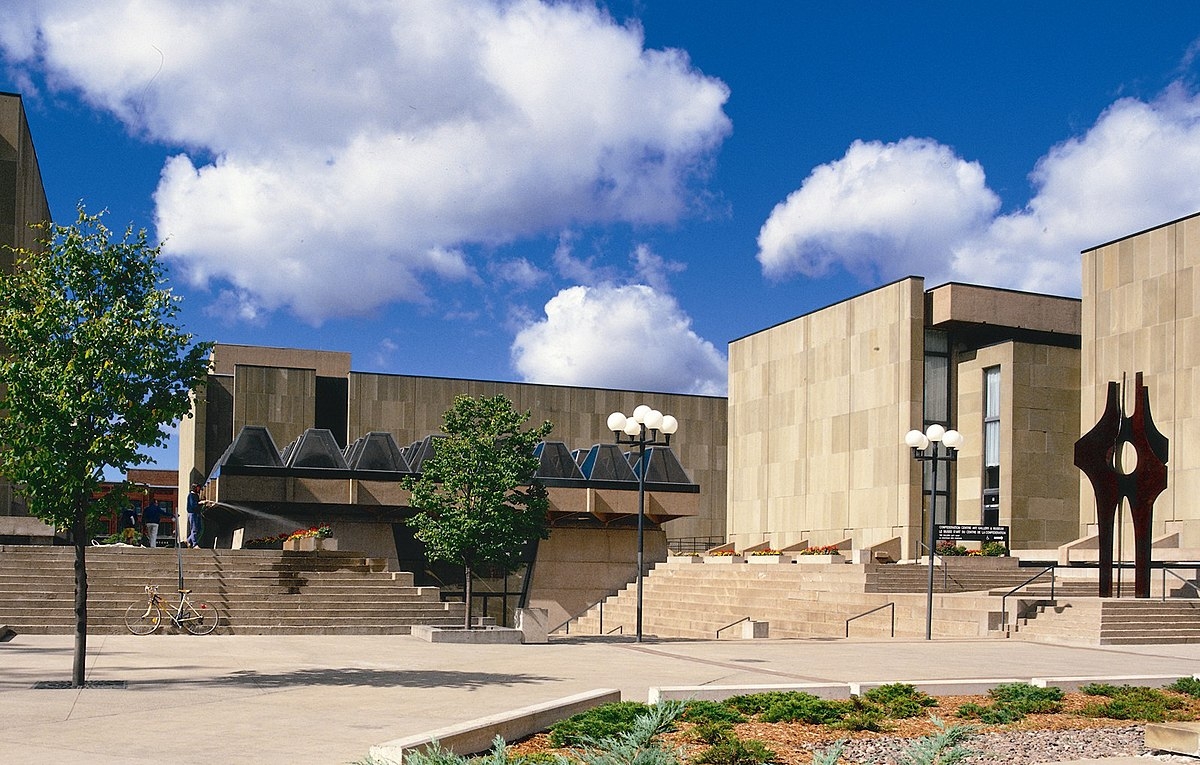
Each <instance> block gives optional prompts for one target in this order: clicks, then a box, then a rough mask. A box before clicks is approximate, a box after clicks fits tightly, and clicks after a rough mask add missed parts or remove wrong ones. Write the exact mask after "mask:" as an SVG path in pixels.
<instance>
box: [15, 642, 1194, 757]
mask: <svg viewBox="0 0 1200 765" xmlns="http://www.w3.org/2000/svg"><path fill="white" fill-rule="evenodd" d="M72 647H73V641H72V638H71V637H70V636H64V635H33V636H27V635H18V636H17V637H16V638H15V639H14V640H12V641H11V642H9V643H3V644H0V753H2V754H0V760H2V761H3V762H5V763H13V764H16V763H69V762H87V763H95V764H96V765H108V764H110V763H142V762H145V763H150V762H155V763H159V762H172V763H206V764H211V763H275V762H287V763H294V764H295V765H306V764H309V763H312V764H313V765H315V764H316V763H321V764H322V765H328V764H329V763H352V762H355V761H358V760H362V759H365V758H366V756H367V754H368V751H369V749H370V747H371V746H372V745H373V744H380V743H383V742H386V741H390V740H392V739H396V738H399V737H402V736H407V735H411V734H417V733H422V732H425V731H430V730H434V729H437V728H441V727H444V726H447V725H450V724H454V723H460V722H465V721H468V720H472V719H474V718H477V717H483V716H487V715H494V714H500V713H503V712H505V711H508V710H511V709H514V708H517V707H523V706H528V705H533V704H538V703H541V702H547V701H551V700H554V699H558V698H561V697H564V696H568V695H572V694H576V693H581V692H585V691H589V690H592V689H595V688H618V689H620V690H621V692H622V695H623V698H625V699H633V700H642V701H644V700H646V698H647V694H648V691H649V689H650V688H652V687H660V686H680V685H709V684H711V685H765V684H785V683H799V682H872V681H900V680H904V681H912V680H937V679H964V680H967V679H983V678H1014V679H1031V678H1036V677H1094V678H1112V677H1118V676H1121V675H1167V676H1182V675H1191V674H1192V673H1193V672H1196V671H1198V670H1200V645H1194V644H1191V645H1155V646H1136V647H1127V646H1122V647H1103V648H1100V647H1079V646H1062V645H1047V644H1036V643H1026V642H1020V641H1015V640H971V641H954V640H937V641H933V642H925V641H920V640H917V641H907V640H755V641H732V640H728V641H707V642H704V641H678V642H668V641H651V642H646V643H642V644H635V643H633V642H629V641H628V640H624V641H612V640H601V639H598V638H597V639H592V640H590V641H589V640H587V639H579V640H575V639H573V640H570V641H562V642H558V641H556V642H552V643H550V644H548V645H494V646H469V645H455V644H431V643H426V642H423V641H421V640H418V639H416V638H413V637H408V636H320V635H318V636H286V637H275V636H221V635H210V636H206V637H199V638H197V637H191V636H150V637H135V636H132V635H109V636H103V635H96V636H90V637H89V640H88V659H87V680H88V681H89V682H98V681H99V682H102V681H110V682H111V681H123V682H124V684H125V687H124V688H123V689H122V688H116V689H114V688H104V687H95V688H84V689H79V690H73V689H39V688H35V684H37V683H39V682H43V681H65V680H68V679H69V677H70V670H71V662H72Z"/></svg>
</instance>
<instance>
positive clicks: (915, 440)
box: [904, 430, 929, 449]
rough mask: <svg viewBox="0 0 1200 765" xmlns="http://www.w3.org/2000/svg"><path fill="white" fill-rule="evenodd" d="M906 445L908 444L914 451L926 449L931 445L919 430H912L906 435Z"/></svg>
mask: <svg viewBox="0 0 1200 765" xmlns="http://www.w3.org/2000/svg"><path fill="white" fill-rule="evenodd" d="M904 443H906V444H908V445H909V446H911V447H912V448H914V449H924V448H925V446H928V445H929V444H928V442H926V440H925V434H924V433H922V432H921V431H919V430H910V431H908V432H907V433H905V434H904ZM921 444H925V446H922V445H921Z"/></svg>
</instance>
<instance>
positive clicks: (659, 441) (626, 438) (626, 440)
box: [608, 404, 679, 643]
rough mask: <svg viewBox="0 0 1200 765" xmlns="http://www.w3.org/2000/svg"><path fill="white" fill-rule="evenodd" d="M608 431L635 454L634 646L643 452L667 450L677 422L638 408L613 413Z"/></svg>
mask: <svg viewBox="0 0 1200 765" xmlns="http://www.w3.org/2000/svg"><path fill="white" fill-rule="evenodd" d="M608 429H609V430H611V431H612V432H613V435H614V436H615V437H616V442H617V443H618V444H621V445H624V446H633V447H636V448H637V451H638V461H637V479H638V514H637V638H636V639H637V642H639V643H640V642H642V571H643V566H644V561H645V552H646V537H645V533H646V531H645V528H646V520H645V519H646V468H647V464H646V450H647V449H649V448H650V447H653V446H670V445H671V436H672V435H673V434H674V433H675V431H676V430H678V429H679V421H678V420H676V419H675V418H674V417H672V416H671V415H669V414H663V413H662V412H660V411H658V410H657V409H651V408H650V407H648V406H646V405H645V404H642V405H641V406H639V407H637V408H636V409H634V410H633V414H632V415H630V416H628V417H627V416H625V415H624V414H622V413H621V412H613V413H612V414H610V415H609V416H608Z"/></svg>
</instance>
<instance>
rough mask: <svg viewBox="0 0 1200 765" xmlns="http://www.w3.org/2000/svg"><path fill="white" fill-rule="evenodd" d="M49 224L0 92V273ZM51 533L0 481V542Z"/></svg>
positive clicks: (37, 179) (33, 159)
mask: <svg viewBox="0 0 1200 765" xmlns="http://www.w3.org/2000/svg"><path fill="white" fill-rule="evenodd" d="M48 221H50V205H49V203H48V202H47V201H46V190H45V189H44V188H43V186H42V174H41V170H40V169H39V168H38V159H37V152H36V151H34V148H33V136H32V135H30V133H29V122H28V121H27V120H26V118H25V107H24V105H23V104H22V102H21V97H20V96H19V95H17V94H15V93H0V269H2V270H3V271H4V272H5V273H11V271H12V267H13V254H12V252H11V251H10V249H9V248H18V249H27V250H32V249H34V248H35V247H36V246H37V239H38V236H37V232H36V231H35V230H34V229H33V228H31V227H32V226H33V225H35V224H38V223H45V222H48ZM53 534H54V530H53V529H52V528H50V527H49V526H47V525H46V524H44V523H42V522H41V521H39V520H37V519H36V518H31V517H30V516H29V515H28V513H27V511H26V508H25V504H24V502H22V501H21V499H20V497H18V496H15V495H14V493H13V487H12V485H11V484H9V483H8V482H7V481H0V542H13V543H21V542H30V541H46V540H49V539H50V538H52V536H53Z"/></svg>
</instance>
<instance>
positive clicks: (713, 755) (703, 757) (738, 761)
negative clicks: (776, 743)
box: [694, 731, 776, 765]
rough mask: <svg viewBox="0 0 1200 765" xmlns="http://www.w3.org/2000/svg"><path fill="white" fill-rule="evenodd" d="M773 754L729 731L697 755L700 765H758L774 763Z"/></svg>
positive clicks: (753, 740) (758, 742)
mask: <svg viewBox="0 0 1200 765" xmlns="http://www.w3.org/2000/svg"><path fill="white" fill-rule="evenodd" d="M775 758H776V755H775V752H774V751H772V750H771V749H768V748H767V746H766V745H765V744H763V742H761V741H757V740H755V739H741V738H738V737H737V736H736V735H734V733H733V731H729V732H728V735H726V736H724V737H722V738H721V739H719V740H717V741H715V742H714V743H713V745H712V746H710V747H709V748H708V749H705V750H704V751H703V752H701V753H700V754H699V755H697V757H696V759H695V760H694V762H697V763H700V764H701V765H759V764H760V763H768V762H775Z"/></svg>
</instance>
